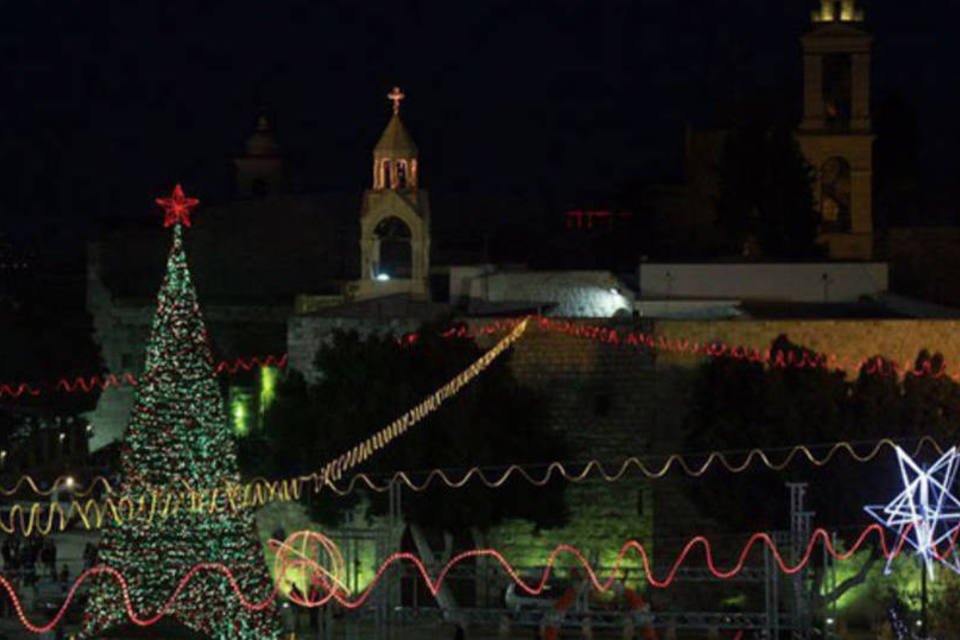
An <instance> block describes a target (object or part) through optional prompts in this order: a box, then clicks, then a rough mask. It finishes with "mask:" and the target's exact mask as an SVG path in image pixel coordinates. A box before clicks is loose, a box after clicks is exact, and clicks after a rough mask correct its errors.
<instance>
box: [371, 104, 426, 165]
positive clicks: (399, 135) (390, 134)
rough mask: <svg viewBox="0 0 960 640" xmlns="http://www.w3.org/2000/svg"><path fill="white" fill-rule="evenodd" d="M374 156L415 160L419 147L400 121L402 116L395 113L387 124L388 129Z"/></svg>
mask: <svg viewBox="0 0 960 640" xmlns="http://www.w3.org/2000/svg"><path fill="white" fill-rule="evenodd" d="M373 155H375V156H379V157H388V158H415V157H416V155H417V145H415V144H413V138H411V137H410V134H409V133H407V128H406V127H404V126H403V122H401V121H400V116H399V114H397V113H394V114H393V116H392V117H391V118H390V122H388V123H387V127H386V129H384V130H383V134H382V135H381V136H380V141H379V142H377V146H376V147H374V148H373Z"/></svg>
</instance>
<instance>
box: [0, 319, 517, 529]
mask: <svg viewBox="0 0 960 640" xmlns="http://www.w3.org/2000/svg"><path fill="white" fill-rule="evenodd" d="M526 328H527V323H526V322H521V323H520V324H518V325H517V326H516V327H515V328H514V329H513V331H512V332H511V333H510V334H509V335H507V336H505V337H504V338H502V339H501V340H500V341H499V342H498V343H497V344H496V345H495V346H494V347H492V348H491V349H489V350H488V351H487V352H486V353H484V354H483V355H482V356H480V357H479V358H478V359H477V360H475V361H474V362H473V363H472V364H471V365H470V366H469V367H467V368H466V369H464V370H463V371H461V372H460V373H459V374H457V375H456V376H455V377H454V378H453V379H451V380H450V381H448V382H447V383H446V384H444V385H443V386H442V387H440V388H439V389H437V390H436V391H435V392H434V393H432V394H431V395H429V396H427V398H425V399H424V400H422V401H421V402H420V403H419V404H417V405H416V406H415V407H413V408H412V409H410V410H409V411H407V412H406V413H404V414H403V415H402V416H400V417H399V418H397V419H396V420H394V421H393V422H391V423H390V424H389V425H387V426H386V427H385V428H383V429H381V430H380V431H378V432H376V433H375V434H373V435H372V436H370V437H368V438H366V439H365V440H363V441H361V442H360V443H359V444H357V445H355V446H353V447H352V448H350V449H348V450H347V451H346V452H345V453H343V454H341V455H340V456H338V457H337V458H334V459H333V460H332V461H330V462H328V463H327V464H325V465H324V466H323V467H322V468H321V469H320V471H318V472H314V473H311V474H308V475H304V476H299V477H296V478H290V479H284V480H276V481H266V480H257V481H254V482H251V483H246V484H239V483H224V486H223V488H215V489H211V490H207V489H203V490H195V489H192V488H190V487H189V486H186V485H185V487H184V488H183V489H175V490H170V489H164V488H156V489H153V490H149V491H147V492H145V493H144V494H140V495H138V496H133V497H131V496H129V495H122V496H108V497H107V498H106V499H105V500H103V501H102V503H101V502H98V501H96V500H93V499H90V500H87V501H86V502H79V501H76V500H74V501H72V502H71V503H70V505H69V507H68V508H67V510H66V511H64V509H63V508H62V507H61V506H60V504H59V503H58V502H53V503H39V502H34V503H33V504H31V505H29V507H28V508H27V509H24V507H23V506H22V505H14V506H13V507H11V509H10V512H9V516H8V518H7V519H6V520H4V521H0V530H3V531H5V532H7V533H12V532H13V531H16V530H19V531H22V532H23V534H24V535H30V534H31V533H33V532H36V533H38V534H40V535H48V534H49V533H50V532H51V531H63V530H64V529H65V528H66V527H67V525H68V523H69V522H70V520H71V518H72V517H73V516H74V515H75V516H77V517H78V518H79V520H80V525H81V526H82V527H84V528H86V529H93V528H99V527H101V526H102V525H103V522H104V521H105V520H107V519H110V520H113V521H114V522H117V523H118V524H119V523H122V522H124V521H126V520H129V519H131V518H134V517H145V518H146V519H147V521H148V523H149V522H153V520H154V518H157V517H160V518H166V517H169V516H171V515H174V514H176V513H177V512H178V511H180V510H181V509H189V510H190V511H191V512H194V513H195V512H209V513H217V512H218V511H221V510H238V509H246V508H251V507H259V506H262V505H264V504H267V503H268V502H274V501H288V500H296V499H299V497H300V495H301V494H302V489H303V485H306V484H310V483H312V484H313V490H314V492H318V491H320V489H321V488H322V487H323V486H324V485H325V484H327V483H329V482H333V481H336V480H339V479H340V478H341V477H342V476H343V474H344V473H345V472H347V471H349V470H350V469H351V468H353V467H355V466H356V465H358V464H360V463H362V462H363V461H365V460H367V459H368V458H369V457H370V456H372V455H373V454H374V453H376V452H377V451H379V450H380V449H382V448H384V447H386V446H387V445H388V444H389V443H390V442H392V441H393V440H395V439H396V438H398V437H400V436H402V435H403V434H405V433H406V432H407V431H409V430H410V429H411V428H412V427H413V426H414V425H416V424H417V423H419V422H420V421H421V420H423V419H424V418H426V417H427V416H428V415H430V414H431V413H433V412H434V411H436V410H437V409H438V408H440V405H442V404H443V403H444V402H445V401H446V400H448V399H450V398H452V397H453V396H455V395H456V394H457V393H458V392H459V391H460V390H461V389H463V387H465V386H466V385H467V384H469V383H470V382H471V381H472V380H473V379H474V378H476V377H477V376H478V375H480V374H481V373H483V371H485V370H486V369H487V367H489V366H490V365H491V364H492V363H493V361H494V360H496V359H497V357H499V356H500V355H501V354H502V353H503V352H504V351H505V350H506V349H508V348H509V347H510V346H511V345H513V343H514V342H516V341H517V340H519V339H520V337H521V336H522V335H523V332H524V331H525V330H526ZM100 479H101V480H102V482H103V483H104V485H105V486H106V487H108V488H109V484H108V483H107V481H106V479H103V478H102V477H100ZM21 481H23V478H21ZM26 484H27V486H31V487H32V488H36V483H35V482H34V481H33V480H32V479H30V480H29V481H28V482H27V483H26ZM94 484H95V483H92V484H91V486H90V487H89V488H88V489H87V492H88V494H89V492H90V491H92V488H93V485H94ZM20 486H22V485H21V482H20V481H18V483H17V486H16V487H15V489H16V488H18V487H20ZM44 514H46V516H45V519H44ZM17 524H19V525H20V526H19V529H18V528H17V526H16V525H17Z"/></svg>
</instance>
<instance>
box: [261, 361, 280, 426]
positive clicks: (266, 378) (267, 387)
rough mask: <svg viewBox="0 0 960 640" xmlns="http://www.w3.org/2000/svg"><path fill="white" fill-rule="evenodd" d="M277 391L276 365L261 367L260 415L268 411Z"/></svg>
mask: <svg viewBox="0 0 960 640" xmlns="http://www.w3.org/2000/svg"><path fill="white" fill-rule="evenodd" d="M276 393H277V370H276V368H275V367H261V368H260V417H261V418H262V417H263V415H264V414H265V413H266V412H267V409H269V408H270V405H271V404H273V399H274V397H275V396H276Z"/></svg>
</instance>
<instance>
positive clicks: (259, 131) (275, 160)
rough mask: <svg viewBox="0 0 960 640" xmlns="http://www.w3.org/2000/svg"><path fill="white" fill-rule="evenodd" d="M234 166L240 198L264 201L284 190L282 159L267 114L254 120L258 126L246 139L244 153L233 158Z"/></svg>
mask: <svg viewBox="0 0 960 640" xmlns="http://www.w3.org/2000/svg"><path fill="white" fill-rule="evenodd" d="M233 163H234V165H235V166H236V168H237V192H238V195H239V196H240V197H241V198H263V197H266V196H269V195H276V194H278V193H281V192H282V191H283V190H284V187H285V182H284V175H283V156H282V155H281V154H280V145H278V144H277V136H276V133H275V132H274V130H273V126H272V125H271V123H270V120H269V119H268V118H267V116H266V114H263V113H261V114H260V115H259V116H258V117H257V127H256V129H255V130H254V132H253V133H252V134H251V135H250V137H249V138H247V143H246V145H245V153H243V154H242V155H239V156H237V157H236V158H234V159H233Z"/></svg>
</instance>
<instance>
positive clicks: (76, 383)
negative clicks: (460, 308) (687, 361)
mask: <svg viewBox="0 0 960 640" xmlns="http://www.w3.org/2000/svg"><path fill="white" fill-rule="evenodd" d="M521 321H522V318H519V319H518V318H511V319H507V320H497V321H495V322H492V323H486V324H482V325H480V324H478V325H476V326H474V327H469V328H468V327H466V326H461V327H457V328H453V329H448V330H446V331H444V332H442V333H441V334H440V335H441V336H442V337H444V338H475V337H480V336H489V335H493V334H497V333H503V332H506V331H511V330H512V329H513V328H514V327H516V325H517V324H518V323H520V322H521ZM535 326H537V327H539V328H540V329H543V330H545V331H553V332H556V333H563V334H566V335H569V336H574V337H578V338H587V339H591V340H596V341H598V342H602V343H606V344H611V345H620V346H627V347H635V348H644V349H651V350H654V351H661V352H665V353H674V354H678V355H688V356H694V357H709V358H732V359H734V360H745V361H747V362H753V363H756V364H764V365H767V366H771V367H779V368H786V367H793V368H797V369H824V370H827V371H844V372H854V373H856V372H859V371H860V370H861V369H863V370H864V372H865V373H867V374H868V375H882V376H901V375H911V376H917V377H921V376H930V377H934V378H943V377H947V378H950V379H951V380H954V381H955V382H960V372H947V370H946V367H945V366H944V367H940V368H937V369H934V367H933V365H932V364H931V363H930V362H929V361H928V362H924V363H923V364H922V365H921V366H919V367H917V366H916V365H915V364H914V363H913V362H905V363H902V364H898V363H895V362H889V361H881V360H880V359H878V358H876V357H870V358H861V359H859V360H857V359H853V358H848V357H841V356H838V355H836V354H826V355H824V354H814V353H811V352H807V351H803V352H799V353H798V352H793V351H788V352H783V351H771V350H770V349H769V348H768V349H759V348H757V347H747V346H743V345H728V344H726V343H723V342H719V341H710V342H701V341H698V340H690V339H684V338H672V339H671V338H667V337H666V336H662V335H656V334H653V333H644V332H643V331H628V332H620V331H617V330H616V329H612V328H610V327H603V326H600V325H592V324H586V323H579V322H574V321H569V320H554V319H551V318H545V317H543V316H537V317H536V318H535ZM418 340H419V334H416V333H408V334H406V335H404V336H402V337H400V338H397V342H398V343H399V344H401V345H413V344H414V343H416V342H417V341H418ZM286 364H287V354H285V353H284V354H280V355H267V356H264V357H262V358H261V357H257V356H253V357H249V358H237V359H236V360H233V361H232V362H229V361H223V362H221V363H220V364H218V365H217V368H216V372H217V374H221V373H227V374H229V375H234V374H236V373H237V372H238V371H240V370H243V371H249V370H251V369H253V368H254V367H261V366H275V367H285V366H286ZM136 385H137V379H136V377H134V375H133V374H131V373H119V374H108V375H106V376H89V377H77V378H73V379H68V378H60V379H59V380H57V382H56V383H55V384H54V385H52V390H53V391H57V392H62V393H79V392H82V393H90V392H92V391H95V390H106V389H109V388H117V387H122V386H136ZM48 392H49V391H48ZM43 393H44V391H43V390H42V389H40V388H37V387H35V386H33V385H31V384H30V383H27V382H19V383H12V384H0V398H3V397H4V396H8V397H12V398H19V397H21V396H23V395H28V396H31V397H36V396H39V395H42V394H43Z"/></svg>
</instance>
